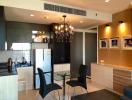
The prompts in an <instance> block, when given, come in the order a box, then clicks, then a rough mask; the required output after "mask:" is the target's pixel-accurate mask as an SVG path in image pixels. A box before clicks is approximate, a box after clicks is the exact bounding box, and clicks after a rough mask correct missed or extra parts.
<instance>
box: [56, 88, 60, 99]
mask: <svg viewBox="0 0 132 100" xmlns="http://www.w3.org/2000/svg"><path fill="white" fill-rule="evenodd" d="M57 92H58V96H59V100H60V93H59V90H57Z"/></svg>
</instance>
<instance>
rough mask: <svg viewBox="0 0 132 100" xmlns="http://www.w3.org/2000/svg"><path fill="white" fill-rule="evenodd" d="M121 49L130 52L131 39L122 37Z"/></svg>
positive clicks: (131, 46)
mask: <svg viewBox="0 0 132 100" xmlns="http://www.w3.org/2000/svg"><path fill="white" fill-rule="evenodd" d="M122 49H124V50H132V37H131V36H129V37H124V38H123V39H122Z"/></svg>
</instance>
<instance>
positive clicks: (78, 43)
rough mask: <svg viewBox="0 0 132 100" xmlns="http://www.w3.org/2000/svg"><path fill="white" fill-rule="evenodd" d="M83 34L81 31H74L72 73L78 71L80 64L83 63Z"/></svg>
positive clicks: (71, 52)
mask: <svg viewBox="0 0 132 100" xmlns="http://www.w3.org/2000/svg"><path fill="white" fill-rule="evenodd" d="M82 39H83V34H82V33H79V32H75V33H74V37H73V40H72V42H71V46H70V48H71V49H70V56H71V74H72V73H78V70H79V66H80V64H82V63H83V51H82V50H83V47H82V46H83V45H82V43H83V40H82Z"/></svg>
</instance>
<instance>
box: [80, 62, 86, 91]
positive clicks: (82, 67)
mask: <svg viewBox="0 0 132 100" xmlns="http://www.w3.org/2000/svg"><path fill="white" fill-rule="evenodd" d="M87 68H88V67H87V66H86V65H82V64H81V65H80V67H79V77H78V81H79V82H80V83H82V86H83V87H84V88H86V89H87V82H86V75H87Z"/></svg>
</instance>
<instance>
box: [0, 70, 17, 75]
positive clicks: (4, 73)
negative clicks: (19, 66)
mask: <svg viewBox="0 0 132 100" xmlns="http://www.w3.org/2000/svg"><path fill="white" fill-rule="evenodd" d="M9 75H17V71H16V70H13V71H12V72H11V73H9V72H8V69H0V77H1V76H9Z"/></svg>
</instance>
